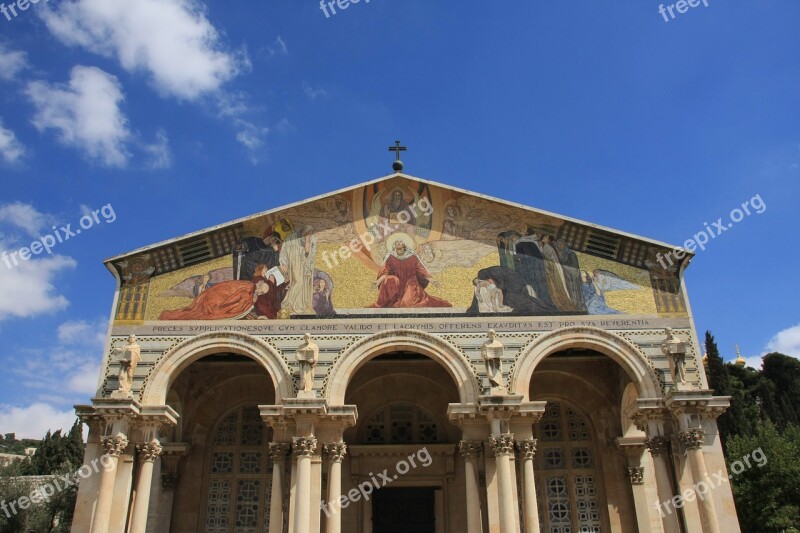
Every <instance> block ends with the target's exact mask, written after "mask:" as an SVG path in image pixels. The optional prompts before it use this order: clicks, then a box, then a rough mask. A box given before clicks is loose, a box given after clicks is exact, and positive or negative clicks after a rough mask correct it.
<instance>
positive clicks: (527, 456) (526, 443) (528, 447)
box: [517, 439, 537, 461]
mask: <svg viewBox="0 0 800 533" xmlns="http://www.w3.org/2000/svg"><path fill="white" fill-rule="evenodd" d="M536 444H537V441H536V439H529V440H520V441H517V448H518V449H519V455H520V457H521V458H522V459H523V460H525V461H528V460H533V458H534V457H536Z"/></svg>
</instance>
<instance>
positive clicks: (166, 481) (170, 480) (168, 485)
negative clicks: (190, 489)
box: [161, 472, 178, 490]
mask: <svg viewBox="0 0 800 533" xmlns="http://www.w3.org/2000/svg"><path fill="white" fill-rule="evenodd" d="M177 484H178V474H177V473H175V472H162V473H161V488H162V489H164V490H175V486H176V485H177Z"/></svg>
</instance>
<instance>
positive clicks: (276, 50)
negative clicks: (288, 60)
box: [267, 35, 289, 56]
mask: <svg viewBox="0 0 800 533" xmlns="http://www.w3.org/2000/svg"><path fill="white" fill-rule="evenodd" d="M267 53H268V54H269V55H271V56H278V55H280V56H285V55H287V54H288V53H289V48H288V47H287V46H286V41H284V40H283V38H281V36H280V35H278V37H277V38H276V39H275V42H274V43H273V44H272V45H270V46H267Z"/></svg>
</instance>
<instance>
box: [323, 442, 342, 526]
mask: <svg viewBox="0 0 800 533" xmlns="http://www.w3.org/2000/svg"><path fill="white" fill-rule="evenodd" d="M324 450H325V455H327V456H328V460H329V461H330V469H329V471H328V501H327V502H326V503H327V506H326V509H328V506H329V507H330V510H328V511H326V512H325V517H326V520H325V531H326V532H327V533H341V531H342V512H341V510H340V508H339V504H340V501H339V500H340V498H341V496H342V459H344V454H345V453H347V445H346V444H345V443H344V442H334V443H331V444H326V445H325V446H324Z"/></svg>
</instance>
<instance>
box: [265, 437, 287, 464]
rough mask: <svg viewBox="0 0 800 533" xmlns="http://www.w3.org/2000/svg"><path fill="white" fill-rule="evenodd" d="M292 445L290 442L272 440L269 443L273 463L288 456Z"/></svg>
mask: <svg viewBox="0 0 800 533" xmlns="http://www.w3.org/2000/svg"><path fill="white" fill-rule="evenodd" d="M290 448H291V446H290V445H289V443H288V442H270V443H269V458H270V459H272V462H273V463H278V462H281V461H284V460H285V459H286V456H287V455H289V449H290Z"/></svg>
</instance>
